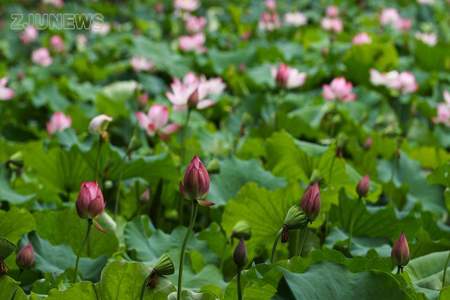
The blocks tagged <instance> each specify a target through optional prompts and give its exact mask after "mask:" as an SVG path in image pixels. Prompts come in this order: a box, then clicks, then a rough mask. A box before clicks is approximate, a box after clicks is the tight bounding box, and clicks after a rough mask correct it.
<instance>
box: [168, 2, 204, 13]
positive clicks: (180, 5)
mask: <svg viewBox="0 0 450 300" xmlns="http://www.w3.org/2000/svg"><path fill="white" fill-rule="evenodd" d="M173 6H174V7H175V8H176V9H179V10H185V11H194V10H196V9H197V8H199V6H200V2H199V1H198V0H175V1H174V3H173Z"/></svg>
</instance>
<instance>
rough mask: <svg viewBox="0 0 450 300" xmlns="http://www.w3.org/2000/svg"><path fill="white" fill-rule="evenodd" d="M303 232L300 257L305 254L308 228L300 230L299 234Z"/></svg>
mask: <svg viewBox="0 0 450 300" xmlns="http://www.w3.org/2000/svg"><path fill="white" fill-rule="evenodd" d="M300 231H301V233H302V241H301V243H300V247H299V251H298V256H302V252H303V247H304V246H305V242H306V237H307V236H308V227H305V228H302V229H299V232H300Z"/></svg>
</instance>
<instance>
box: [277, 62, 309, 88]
mask: <svg viewBox="0 0 450 300" xmlns="http://www.w3.org/2000/svg"><path fill="white" fill-rule="evenodd" d="M272 77H273V78H274V79H275V82H276V83H277V85H278V86H279V87H282V88H288V89H293V88H297V87H300V86H302V85H303V84H304V83H305V80H306V74H305V73H303V72H299V71H298V70H297V69H294V68H290V67H288V66H287V65H285V64H280V65H279V66H278V68H272Z"/></svg>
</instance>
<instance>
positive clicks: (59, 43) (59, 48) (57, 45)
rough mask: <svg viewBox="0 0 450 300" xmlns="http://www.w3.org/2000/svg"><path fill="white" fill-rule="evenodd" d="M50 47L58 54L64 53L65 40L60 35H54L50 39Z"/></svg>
mask: <svg viewBox="0 0 450 300" xmlns="http://www.w3.org/2000/svg"><path fill="white" fill-rule="evenodd" d="M50 45H51V46H52V48H53V49H54V50H55V51H56V52H63V51H64V40H63V39H62V38H61V37H60V36H59V35H54V36H52V37H51V38H50Z"/></svg>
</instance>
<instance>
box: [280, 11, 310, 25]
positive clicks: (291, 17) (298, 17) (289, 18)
mask: <svg viewBox="0 0 450 300" xmlns="http://www.w3.org/2000/svg"><path fill="white" fill-rule="evenodd" d="M307 21H308V20H307V18H306V16H305V15H304V14H302V13H301V12H290V13H286V14H285V15H284V23H285V24H286V25H289V26H294V27H300V26H303V25H305V24H306V23H307Z"/></svg>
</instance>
